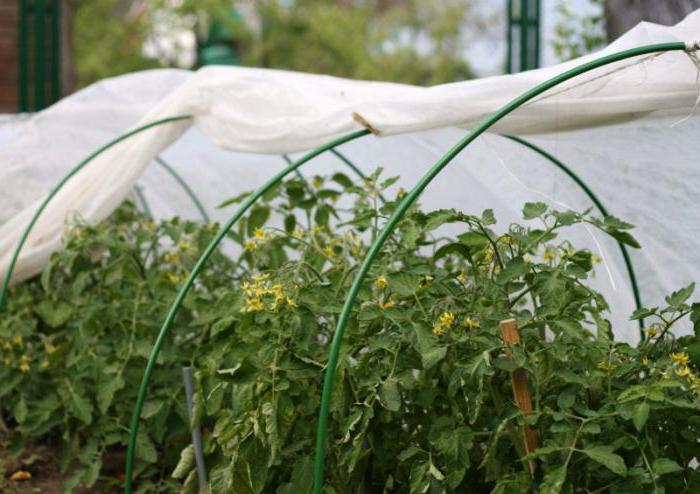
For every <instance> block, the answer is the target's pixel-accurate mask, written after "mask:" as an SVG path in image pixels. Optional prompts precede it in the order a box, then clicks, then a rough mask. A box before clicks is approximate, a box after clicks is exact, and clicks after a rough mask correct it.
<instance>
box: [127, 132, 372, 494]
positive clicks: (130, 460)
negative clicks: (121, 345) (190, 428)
mask: <svg viewBox="0 0 700 494" xmlns="http://www.w3.org/2000/svg"><path fill="white" fill-rule="evenodd" d="M369 133H370V132H369V131H368V130H364V129H363V130H358V131H356V132H353V133H351V134H347V135H345V136H342V137H339V138H337V139H334V140H333V141H331V142H329V143H327V144H324V145H323V146H321V147H319V148H316V149H315V150H313V151H311V152H310V153H308V154H306V155H304V156H303V157H302V158H300V159H299V160H297V161H295V162H293V163H291V164H290V165H289V166H287V167H285V168H284V169H283V170H282V171H280V172H279V173H277V174H276V175H274V176H273V177H272V178H271V179H270V180H268V181H267V182H265V183H264V184H263V185H262V186H261V187H260V188H259V189H257V190H256V191H255V192H254V193H253V194H251V195H250V196H248V197H247V198H246V199H245V201H243V203H242V204H241V206H240V207H239V209H238V210H237V211H236V212H235V213H234V214H233V216H231V218H229V220H228V221H227V222H226V224H224V225H223V226H222V227H221V228H220V229H219V231H218V232H217V234H216V236H215V237H214V239H213V240H212V241H211V243H209V245H208V246H207V248H206V249H205V250H204V252H203V253H202V255H201V256H200V258H199V259H198V260H197V263H196V264H195V266H194V268H193V269H192V272H191V273H190V275H189V276H188V277H187V281H185V283H184V284H183V285H182V286H181V287H180V291H179V292H178V294H177V297H176V298H175V301H174V302H173V305H172V306H171V307H170V310H169V311H168V315H167V316H166V318H165V321H164V322H163V325H162V326H161V329H160V332H159V333H158V336H157V337H156V341H155V343H154V344H153V348H152V350H151V355H150V357H149V359H148V363H147V364H146V369H145V370H144V373H143V377H142V379H141V384H140V386H139V390H138V395H137V397H136V405H135V406H134V411H133V414H132V416H131V430H130V433H129V445H128V448H127V451H126V483H125V487H124V491H125V493H126V494H131V492H132V489H133V474H134V471H133V468H134V453H135V452H136V438H137V436H138V431H139V419H140V417H141V409H142V408H143V403H144V401H145V399H146V392H147V390H148V381H149V379H150V377H151V374H152V373H153V369H154V367H155V364H156V359H157V358H158V354H159V353H160V349H161V347H162V346H163V343H164V341H165V338H166V336H167V335H168V333H169V332H170V328H171V327H172V325H173V322H174V321H175V316H176V315H177V312H178V311H179V309H180V306H181V305H182V303H183V301H184V300H185V297H186V296H187V294H188V293H189V291H190V289H191V288H192V285H193V284H194V282H195V280H196V279H197V276H198V274H199V272H200V271H201V270H202V269H203V268H204V265H205V264H206V262H207V260H208V259H209V257H210V256H211V255H212V254H213V253H214V251H215V250H216V248H217V247H218V245H219V244H220V243H221V241H222V240H223V239H224V238H225V237H226V235H227V233H228V232H229V230H230V229H231V228H232V227H233V225H234V224H235V223H236V222H237V221H238V220H239V219H240V218H241V217H242V216H243V215H244V214H245V213H246V211H248V209H250V207H251V206H252V205H253V204H255V202H256V201H257V200H258V199H259V198H260V197H262V196H263V195H264V194H265V193H266V192H267V191H269V190H270V189H272V188H273V187H275V186H277V184H279V182H280V181H281V180H282V179H284V177H286V176H287V175H289V174H290V173H292V172H293V171H295V170H297V169H298V168H299V167H300V166H301V165H303V164H304V163H306V162H308V161H309V160H311V159H313V158H315V157H316V156H318V155H320V154H322V153H324V152H325V151H328V150H329V149H332V148H334V147H336V146H340V145H341V144H344V143H346V142H348V141H352V140H354V139H357V138H358V137H362V136H365V135H367V134H369Z"/></svg>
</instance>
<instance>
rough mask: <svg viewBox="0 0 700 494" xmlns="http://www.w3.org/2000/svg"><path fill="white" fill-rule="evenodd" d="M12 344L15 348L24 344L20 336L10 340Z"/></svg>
mask: <svg viewBox="0 0 700 494" xmlns="http://www.w3.org/2000/svg"><path fill="white" fill-rule="evenodd" d="M12 343H14V344H15V346H20V347H21V346H22V345H23V344H24V340H22V337H21V336H15V337H14V338H12Z"/></svg>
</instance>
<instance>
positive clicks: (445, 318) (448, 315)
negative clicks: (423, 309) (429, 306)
mask: <svg viewBox="0 0 700 494" xmlns="http://www.w3.org/2000/svg"><path fill="white" fill-rule="evenodd" d="M438 321H440V325H442V326H446V327H448V328H449V327H452V325H453V324H454V323H455V315H454V314H453V313H452V312H443V313H442V315H441V316H440V318H439V319H438Z"/></svg>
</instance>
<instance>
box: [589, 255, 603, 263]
mask: <svg viewBox="0 0 700 494" xmlns="http://www.w3.org/2000/svg"><path fill="white" fill-rule="evenodd" d="M591 262H592V263H593V264H598V263H599V262H603V258H602V257H598V256H591Z"/></svg>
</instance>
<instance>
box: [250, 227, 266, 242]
mask: <svg viewBox="0 0 700 494" xmlns="http://www.w3.org/2000/svg"><path fill="white" fill-rule="evenodd" d="M253 235H254V236H255V238H257V239H260V240H265V238H267V234H266V233H265V230H263V229H262V228H256V229H255V231H254V232H253Z"/></svg>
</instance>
